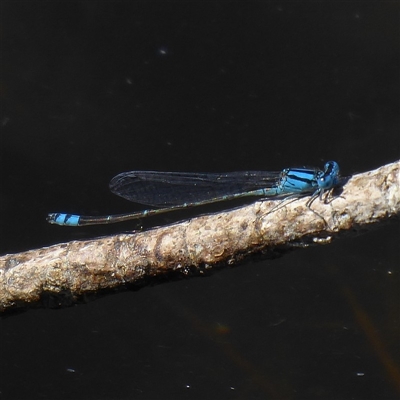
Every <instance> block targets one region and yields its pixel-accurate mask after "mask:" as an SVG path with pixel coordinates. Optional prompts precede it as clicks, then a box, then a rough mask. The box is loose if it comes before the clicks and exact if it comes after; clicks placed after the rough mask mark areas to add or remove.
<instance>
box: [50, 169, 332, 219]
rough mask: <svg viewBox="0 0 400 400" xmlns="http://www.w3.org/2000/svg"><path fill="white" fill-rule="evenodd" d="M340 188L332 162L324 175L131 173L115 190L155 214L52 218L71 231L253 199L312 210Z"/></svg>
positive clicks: (118, 179) (112, 186) (311, 172)
mask: <svg viewBox="0 0 400 400" xmlns="http://www.w3.org/2000/svg"><path fill="white" fill-rule="evenodd" d="M338 184H339V165H338V164H337V163H336V162H335V161H329V162H327V163H326V164H325V166H324V169H323V170H320V169H316V168H315V169H313V168H286V169H284V170H283V171H281V172H269V171H246V172H227V173H187V172H156V171H130V172H124V173H122V174H119V175H117V176H115V177H114V178H113V179H112V180H111V182H110V190H111V191H112V192H113V193H115V194H116V195H118V196H121V197H123V198H125V199H127V200H129V201H132V202H135V203H140V204H145V205H149V206H153V207H159V208H155V209H149V210H144V211H139V212H134V213H128V214H117V215H106V216H84V215H74V214H66V213H50V214H48V216H47V221H48V222H49V223H51V224H57V225H66V226H82V225H98V224H111V223H115V222H121V221H127V220H131V219H138V218H143V217H149V216H151V215H158V214H162V213H166V212H170V211H174V210H181V209H184V208H188V207H194V206H201V205H203V204H209V203H215V202H219V201H225V200H233V199H237V198H242V197H248V196H258V197H266V198H282V197H287V196H295V197H301V196H306V195H311V196H312V197H311V199H310V200H309V201H308V205H310V204H311V202H312V201H313V200H314V199H315V198H316V197H318V196H320V197H321V198H322V195H323V193H324V192H326V191H328V190H330V189H332V188H334V187H335V186H337V185H338Z"/></svg>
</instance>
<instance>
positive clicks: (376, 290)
mask: <svg viewBox="0 0 400 400" xmlns="http://www.w3.org/2000/svg"><path fill="white" fill-rule="evenodd" d="M399 10H400V8H399V3H397V2H368V3H367V2H365V3H362V2H352V1H349V2H300V3H294V2H284V1H283V2H282V1H281V2H279V1H275V2H274V1H272V2H269V1H268V2H264V1H258V2H234V1H232V2H222V1H214V2H212V1H211V2H204V1H190V2H183V1H182V2H175V1H168V2H165V1H135V2H133V1H131V2H118V1H114V2H100V1H75V2H74V1H70V2H46V1H42V2H40V1H39V2H38V1H2V2H1V3H0V12H1V48H0V55H1V59H2V61H1V86H0V93H1V100H2V106H1V114H0V123H1V126H0V132H1V133H0V157H1V158H0V162H1V176H2V179H1V190H0V214H1V215H0V217H1V221H2V222H1V231H0V233H1V241H0V253H1V254H6V253H13V252H19V251H23V250H28V249H32V248H37V247H42V246H47V245H51V244H54V243H59V242H63V241H69V240H72V239H86V238H92V237H96V236H102V235H106V234H110V233H114V232H119V231H121V230H128V229H132V225H130V224H123V225H121V226H118V225H116V226H112V227H111V226H110V227H88V228H76V229H74V228H63V227H56V226H51V225H48V224H47V223H46V221H45V216H46V214H47V212H49V211H68V212H75V213H86V214H107V213H109V212H116V213H117V212H127V211H130V210H133V209H135V207H136V209H140V206H136V205H133V204H129V203H128V202H126V201H124V200H123V199H120V198H118V197H116V196H113V195H112V194H111V193H109V191H108V182H109V180H110V179H111V178H112V177H113V176H114V175H115V174H117V173H120V172H122V171H127V170H135V169H138V170H147V169H149V170H164V171H169V170H172V171H234V170H257V169H261V170H263V169H264V170H280V169H282V168H284V167H288V166H302V165H310V166H318V167H322V165H323V164H324V162H325V161H328V160H330V159H333V160H336V161H338V162H339V164H340V166H341V169H342V171H343V174H345V175H346V174H352V173H355V172H360V171H366V170H370V169H373V168H376V167H379V166H380V165H383V164H385V163H388V162H392V161H395V160H396V159H398V158H399V153H400V152H399V150H400V144H399V141H400V140H399V132H400V129H399V128H400V123H399V98H400V96H399V95H400V90H399V89H400V78H399V49H400V47H399V44H400V43H399V41H400V32H399V26H400V25H399V23H398V21H399V16H400V13H399ZM192 213H193V212H192ZM187 215H189V216H190V215H193V214H190V213H189V214H185V216H187ZM182 216H183V215H182V214H181V215H178V216H171V215H166V216H163V217H160V218H158V219H154V220H147V221H144V223H143V224H144V226H145V227H151V226H153V225H160V224H166V223H168V222H172V221H175V220H176V219H179V218H182ZM398 238H399V225H398V223H395V224H391V225H388V226H384V227H380V229H377V230H375V231H372V232H370V233H368V234H366V235H364V236H360V237H357V238H351V239H343V240H340V241H337V242H335V243H333V244H332V245H329V246H324V247H317V248H310V249H306V250H299V251H296V252H293V253H291V254H289V255H286V256H285V257H283V258H280V259H276V260H270V261H264V262H253V263H247V264H245V265H243V266H240V267H238V268H226V269H224V270H222V271H221V272H219V273H216V274H213V275H212V276H211V277H208V278H204V279H200V278H197V279H189V280H181V281H174V282H170V283H166V284H163V285H157V286H152V287H146V288H144V289H142V290H140V291H137V292H126V293H122V294H118V295H115V296H109V297H105V298H102V299H100V300H97V301H94V302H91V303H89V304H86V305H80V306H76V307H72V308H68V309H63V310H31V311H28V312H26V313H23V314H20V315H16V316H12V317H10V318H6V319H3V320H1V321H0V399H56V398H57V399H205V398H208V399H378V398H379V399H394V398H399V397H400V392H399V385H398V381H399V376H400V373H399V370H400V348H399V336H400V332H399V328H400V322H399V318H400V317H399V315H400V312H399V311H400V291H399V283H400V280H399V273H400V263H399V261H400V257H399V247H398Z"/></svg>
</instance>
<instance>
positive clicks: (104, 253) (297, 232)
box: [0, 161, 400, 311]
mask: <svg viewBox="0 0 400 400" xmlns="http://www.w3.org/2000/svg"><path fill="white" fill-rule="evenodd" d="M399 171H400V161H398V162H395V163H392V164H388V165H386V166H383V167H381V168H379V169H377V170H374V171H370V172H366V173H363V174H358V175H354V176H353V177H351V179H349V180H348V182H347V183H346V184H345V185H344V187H343V190H342V192H341V193H339V194H337V196H336V197H333V199H332V200H331V201H329V202H328V203H325V202H323V201H320V200H319V199H316V200H315V201H314V202H313V203H312V205H311V209H310V208H308V207H307V206H306V203H307V200H308V199H309V198H303V199H298V200H290V201H285V202H284V203H281V204H280V205H279V206H278V207H276V204H277V203H276V201H269V200H265V201H257V202H255V203H253V204H251V205H248V206H245V207H241V208H237V209H234V210H231V211H226V212H221V213H217V214H212V215H205V216H200V217H196V218H192V219H190V220H186V221H183V222H180V223H177V224H174V225H169V226H165V227H161V228H156V229H152V230H149V231H146V232H140V233H133V234H120V235H115V236H110V237H104V238H98V239H93V240H87V241H73V242H69V243H62V244H58V245H54V246H51V247H45V248H41V249H37V250H30V251H26V252H23V253H19V254H9V255H5V256H2V257H0V311H5V310H7V309H11V308H16V307H21V306H29V305H35V306H38V305H39V306H40V305H41V304H42V301H43V299H49V297H51V298H52V299H53V300H55V303H53V306H54V305H57V304H59V305H60V306H61V305H65V304H72V303H74V302H76V301H78V300H79V299H81V298H82V297H84V296H85V295H87V294H90V293H96V292H98V291H100V290H103V289H113V288H118V287H121V286H124V285H127V284H134V283H136V282H141V281H143V279H147V278H149V277H154V276H158V275H162V274H166V273H169V272H175V273H183V274H188V273H193V272H196V271H197V272H199V273H201V272H204V270H205V269H211V268H213V267H216V266H221V265H231V264H234V263H237V262H239V261H241V260H242V259H243V258H245V257H246V256H250V255H252V254H261V255H268V253H270V252H277V251H279V252H282V251H284V249H288V248H293V247H295V246H296V247H306V246H308V245H310V244H325V243H329V242H330V241H331V240H332V239H333V238H335V237H337V236H338V235H339V234H340V233H354V232H357V231H358V230H360V229H362V230H365V229H366V228H367V227H368V226H369V225H371V224H374V223H377V222H380V221H384V220H387V219H389V218H391V217H394V216H399V215H400V188H399V186H400V185H399V180H400V172H399ZM271 209H274V211H273V212H270V211H271Z"/></svg>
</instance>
